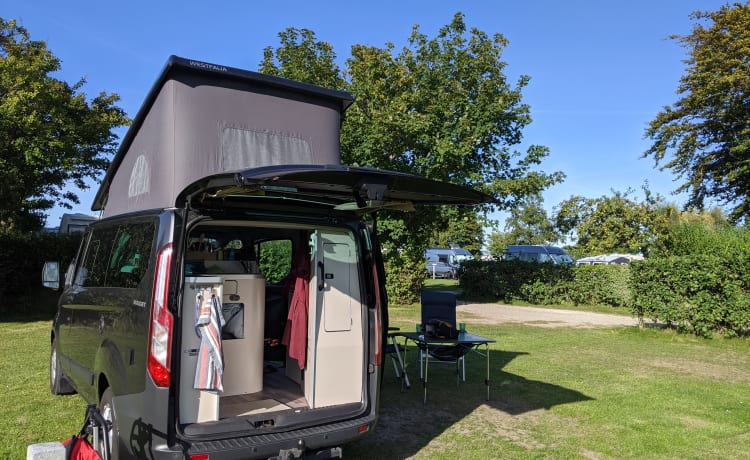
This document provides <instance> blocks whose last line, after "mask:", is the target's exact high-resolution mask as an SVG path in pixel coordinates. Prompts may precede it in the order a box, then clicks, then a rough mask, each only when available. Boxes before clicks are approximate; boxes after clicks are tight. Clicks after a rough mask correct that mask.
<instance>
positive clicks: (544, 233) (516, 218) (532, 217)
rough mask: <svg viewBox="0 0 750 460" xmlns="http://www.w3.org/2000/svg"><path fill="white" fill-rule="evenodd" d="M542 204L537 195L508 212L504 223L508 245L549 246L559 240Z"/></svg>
mask: <svg viewBox="0 0 750 460" xmlns="http://www.w3.org/2000/svg"><path fill="white" fill-rule="evenodd" d="M543 203H544V200H543V198H542V195H541V194H538V193H537V194H534V195H529V196H527V197H525V198H524V199H523V201H522V202H521V203H520V204H519V205H518V206H516V207H514V208H513V209H511V210H510V217H509V218H508V219H507V220H506V221H505V230H506V232H507V238H508V244H551V243H555V242H557V241H558V240H559V239H560V234H559V233H558V232H557V231H556V230H555V227H554V225H553V223H552V221H551V220H550V218H549V217H548V216H547V211H546V210H545V209H544V206H543Z"/></svg>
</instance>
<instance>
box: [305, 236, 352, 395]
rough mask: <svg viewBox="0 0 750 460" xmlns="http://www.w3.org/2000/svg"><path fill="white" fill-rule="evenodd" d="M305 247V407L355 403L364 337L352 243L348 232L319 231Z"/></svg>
mask: <svg viewBox="0 0 750 460" xmlns="http://www.w3.org/2000/svg"><path fill="white" fill-rule="evenodd" d="M311 248H312V262H313V272H312V273H313V276H312V279H311V282H310V314H309V323H308V355H307V356H308V358H307V363H308V368H307V374H306V375H305V396H306V398H307V400H308V402H309V403H310V406H311V407H325V406H331V405H335V404H346V403H353V402H359V401H360V400H361V398H362V375H363V366H364V338H363V333H362V331H363V327H362V318H363V316H362V301H361V298H360V286H359V276H358V273H357V270H358V267H359V265H358V263H357V250H356V244H355V240H354V237H353V235H352V234H351V233H350V232H345V231H341V232H336V231H332V230H321V231H316V232H315V233H313V235H312V238H311Z"/></svg>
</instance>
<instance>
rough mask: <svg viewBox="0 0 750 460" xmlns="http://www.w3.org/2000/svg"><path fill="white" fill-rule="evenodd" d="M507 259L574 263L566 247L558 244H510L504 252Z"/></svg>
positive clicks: (504, 257)
mask: <svg viewBox="0 0 750 460" xmlns="http://www.w3.org/2000/svg"><path fill="white" fill-rule="evenodd" d="M503 259H505V260H521V261H523V262H539V263H545V262H546V263H552V264H567V265H572V264H573V259H572V258H571V257H570V256H569V255H568V253H567V252H565V250H564V249H562V248H558V247H556V246H542V245H532V244H525V245H524V244H520V245H510V246H508V247H507V248H505V253H504V254H503Z"/></svg>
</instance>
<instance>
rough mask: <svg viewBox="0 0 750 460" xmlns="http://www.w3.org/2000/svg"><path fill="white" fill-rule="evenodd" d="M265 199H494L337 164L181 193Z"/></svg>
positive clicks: (382, 202) (361, 208)
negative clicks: (261, 197)
mask: <svg viewBox="0 0 750 460" xmlns="http://www.w3.org/2000/svg"><path fill="white" fill-rule="evenodd" d="M260 196H263V197H268V198H277V199H288V200H294V201H300V202H310V203H316V204H319V205H321V206H329V207H332V208H334V209H337V210H341V211H355V212H357V213H358V214H365V213H369V212H373V211H376V210H379V209H397V210H403V211H410V210H413V209H414V206H416V205H476V204H481V203H490V202H492V197H491V196H489V195H487V194H485V193H482V192H479V191H477V190H474V189H471V188H468V187H462V186H459V185H455V184H451V183H448V182H441V181H434V180H431V179H426V178H424V177H419V176H415V175H412V174H407V173H402V172H396V171H386V170H381V169H374V168H362V167H353V166H341V165H284V166H268V167H262V168H254V169H248V170H246V171H242V172H240V173H236V174H222V175H217V176H213V177H209V178H207V179H204V180H202V181H198V182H196V183H194V184H192V185H191V186H190V187H188V188H187V189H186V190H185V192H184V193H183V194H182V197H183V199H186V200H188V201H190V202H191V203H195V202H196V201H198V202H199V201H203V200H211V199H215V198H220V199H222V198H223V199H225V198H230V197H234V198H241V197H260Z"/></svg>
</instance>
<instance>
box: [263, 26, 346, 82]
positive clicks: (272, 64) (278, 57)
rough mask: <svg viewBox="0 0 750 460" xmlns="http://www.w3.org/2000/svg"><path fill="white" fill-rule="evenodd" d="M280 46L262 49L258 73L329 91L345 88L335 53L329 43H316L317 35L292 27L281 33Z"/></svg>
mask: <svg viewBox="0 0 750 460" xmlns="http://www.w3.org/2000/svg"><path fill="white" fill-rule="evenodd" d="M279 40H280V41H281V45H280V46H279V47H278V48H276V49H273V48H272V47H270V46H267V47H266V48H264V49H263V61H262V62H261V64H260V68H259V70H260V71H261V72H262V73H265V74H268V75H276V76H278V77H284V78H288V79H290V80H297V81H304V82H306V83H312V84H314V85H319V86H324V87H326V88H332V89H338V90H343V89H346V81H345V80H344V78H343V76H342V73H341V70H340V69H339V66H338V65H336V53H335V52H334V51H333V46H332V45H331V44H330V43H327V42H322V41H317V40H316V39H315V32H313V31H312V30H309V29H295V28H293V27H290V28H288V29H286V30H285V31H283V32H280V33H279Z"/></svg>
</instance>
